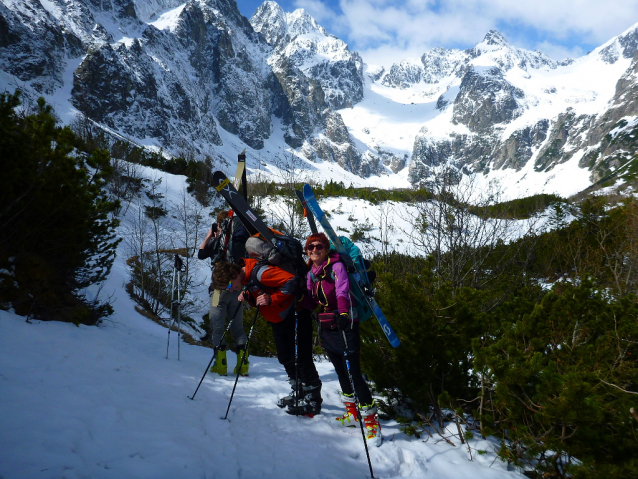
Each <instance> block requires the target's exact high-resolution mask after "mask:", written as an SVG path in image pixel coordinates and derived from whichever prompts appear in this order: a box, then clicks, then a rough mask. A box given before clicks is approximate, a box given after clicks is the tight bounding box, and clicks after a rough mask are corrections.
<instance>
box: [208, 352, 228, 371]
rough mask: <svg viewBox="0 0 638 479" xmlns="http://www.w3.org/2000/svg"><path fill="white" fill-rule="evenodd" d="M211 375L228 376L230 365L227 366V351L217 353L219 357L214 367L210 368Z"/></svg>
mask: <svg viewBox="0 0 638 479" xmlns="http://www.w3.org/2000/svg"><path fill="white" fill-rule="evenodd" d="M210 372H211V373H217V374H219V375H220V376H226V375H227V374H228V365H227V364H226V350H225V349H224V350H221V349H220V350H219V351H217V357H216V358H215V362H214V363H213V367H211V368H210Z"/></svg>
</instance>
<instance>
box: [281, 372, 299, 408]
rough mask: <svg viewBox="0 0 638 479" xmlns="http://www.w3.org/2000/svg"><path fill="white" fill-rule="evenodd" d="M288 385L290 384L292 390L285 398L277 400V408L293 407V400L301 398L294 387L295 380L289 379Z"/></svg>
mask: <svg viewBox="0 0 638 479" xmlns="http://www.w3.org/2000/svg"><path fill="white" fill-rule="evenodd" d="M288 383H289V384H290V387H291V388H292V390H291V391H290V392H289V393H288V395H287V396H284V397H282V398H279V399H278V400H277V406H279V407H281V408H284V407H287V406H292V405H294V404H295V399H296V398H297V396H299V398H301V394H299V391H298V390H297V388H296V387H295V380H294V379H289V380H288ZM300 400H301V399H300Z"/></svg>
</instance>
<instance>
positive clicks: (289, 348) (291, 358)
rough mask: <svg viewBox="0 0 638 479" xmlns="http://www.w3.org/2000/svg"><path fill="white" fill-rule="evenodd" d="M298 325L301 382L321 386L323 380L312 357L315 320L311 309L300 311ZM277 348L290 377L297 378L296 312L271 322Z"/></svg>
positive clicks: (298, 361)
mask: <svg viewBox="0 0 638 479" xmlns="http://www.w3.org/2000/svg"><path fill="white" fill-rule="evenodd" d="M298 314H299V325H298V326H297V364H298V374H299V379H300V380H301V382H302V383H303V384H305V385H308V386H319V385H320V384H321V380H320V379H319V373H318V372H317V368H316V367H315V363H314V361H313V358H312V329H313V321H312V317H311V316H310V311H308V310H301V311H299V313H298ZM270 326H271V327H272V336H273V339H274V341H275V348H277V359H278V360H279V362H280V363H281V364H282V365H283V367H284V369H285V370H286V374H288V378H290V379H292V380H294V379H295V312H294V311H291V312H290V314H289V315H288V316H287V317H286V319H284V320H283V321H281V322H279V323H270Z"/></svg>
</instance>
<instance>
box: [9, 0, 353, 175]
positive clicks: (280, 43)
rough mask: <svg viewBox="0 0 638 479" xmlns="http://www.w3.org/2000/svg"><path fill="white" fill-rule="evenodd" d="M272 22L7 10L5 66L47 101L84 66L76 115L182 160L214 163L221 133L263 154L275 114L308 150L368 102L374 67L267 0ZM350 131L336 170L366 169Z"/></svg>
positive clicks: (52, 8)
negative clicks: (367, 80) (190, 157)
mask: <svg viewBox="0 0 638 479" xmlns="http://www.w3.org/2000/svg"><path fill="white" fill-rule="evenodd" d="M260 12H262V13H261V15H262V16H263V22H262V23H260V25H259V28H258V30H259V33H258V32H256V31H255V29H253V26H252V25H251V23H250V22H249V21H248V20H247V19H246V18H245V17H243V16H242V15H241V14H240V12H239V10H238V9H237V4H236V3H235V1H234V0H188V1H186V2H185V1H184V0H143V1H142V0H108V1H105V0H74V1H73V2H71V1H68V0H49V1H47V2H46V3H41V2H40V1H39V0H25V1H24V2H21V1H18V2H13V3H12V4H10V6H9V7H7V6H6V5H5V4H4V3H0V33H1V35H0V61H1V62H2V68H3V69H4V70H5V71H6V72H8V73H10V74H12V75H14V76H15V77H16V78H17V79H18V80H20V81H24V82H29V85H30V87H32V88H34V89H35V90H36V91H38V92H45V93H54V92H55V91H56V90H58V89H59V88H61V87H62V86H63V84H64V78H65V74H66V75H68V74H69V73H70V71H67V70H68V69H69V66H70V65H79V66H77V68H76V69H75V71H74V72H73V85H72V90H71V88H69V90H71V91H72V93H71V98H70V101H71V103H72V104H73V106H74V107H76V108H77V109H78V110H79V111H80V112H82V113H83V114H84V115H86V116H87V117H88V118H90V119H92V120H94V121H95V122H97V123H99V124H102V125H104V126H108V127H109V129H112V130H114V131H115V132H118V133H120V134H123V135H125V136H127V137H130V138H131V139H132V140H135V139H137V138H139V139H148V138H154V139H155V140H157V143H158V144H159V145H160V146H162V147H164V148H166V149H167V150H168V151H170V152H174V153H178V154H180V153H182V152H184V151H188V150H192V149H194V150H195V151H196V152H204V153H211V148H212V147H213V146H214V145H220V144H221V143H222V139H221V136H220V130H219V128H220V127H221V128H223V129H224V130H226V131H227V132H229V133H231V134H233V135H236V136H237V137H238V138H239V139H241V140H242V141H244V142H245V143H246V144H247V145H249V146H251V147H253V148H255V149H261V148H263V145H264V140H265V139H267V138H268V137H269V136H270V135H271V129H272V128H273V126H272V118H273V116H275V117H279V118H281V119H282V120H283V125H284V130H285V131H284V137H285V140H286V141H287V142H288V144H289V145H291V146H293V147H300V146H302V145H303V144H304V142H306V141H307V140H309V139H312V137H313V136H316V135H321V134H322V132H323V130H324V129H325V128H326V126H327V125H328V123H327V121H326V119H327V118H328V117H329V116H330V115H331V114H332V112H333V111H334V109H336V108H343V107H346V106H351V105H353V104H354V103H356V102H357V101H359V100H360V99H361V98H362V97H363V85H364V81H363V73H362V71H363V63H362V61H361V58H360V57H359V55H358V54H356V53H352V52H350V51H349V50H348V47H347V45H346V44H345V43H343V42H342V41H340V40H339V39H337V38H336V37H334V36H332V35H329V34H328V33H327V32H326V31H325V30H324V29H323V28H322V27H321V26H320V25H318V24H317V22H316V21H315V20H314V19H313V18H312V17H310V16H308V15H307V14H305V13H304V12H303V11H302V10H300V11H298V12H295V13H293V14H284V12H283V11H282V10H281V8H280V7H279V6H278V5H277V4H275V3H273V2H266V3H265V4H264V5H263V6H262V7H261V8H260ZM257 17H259V15H258V16H257ZM266 40H267V41H266ZM269 43H270V44H269ZM80 59H81V62H80ZM65 72H66V73H65ZM343 132H345V136H344V137H343V138H342V143H338V144H337V143H334V142H332V140H330V141H331V142H332V145H334V146H335V147H339V148H338V149H340V151H339V152H338V153H337V154H335V155H333V156H334V158H335V160H334V161H339V162H340V163H342V164H344V165H348V167H350V166H353V167H354V168H355V169H356V170H357V171H358V170H361V168H362V167H361V154H360V153H359V152H358V151H357V150H356V148H354V146H353V145H352V142H351V139H350V137H349V135H348V134H347V129H344V130H343V131H342V132H341V133H343ZM331 134H332V133H331ZM348 148H350V149H351V151H349V150H348ZM341 150H343V151H341Z"/></svg>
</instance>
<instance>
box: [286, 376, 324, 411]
mask: <svg viewBox="0 0 638 479" xmlns="http://www.w3.org/2000/svg"><path fill="white" fill-rule="evenodd" d="M322 402H323V399H321V382H319V383H318V384H313V385H308V384H304V385H303V396H302V397H301V398H299V400H298V401H297V403H298V404H297V405H295V404H294V402H293V404H291V405H290V406H288V409H286V412H287V413H288V414H291V415H293V416H306V417H315V415H317V414H319V413H321V403H322Z"/></svg>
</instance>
